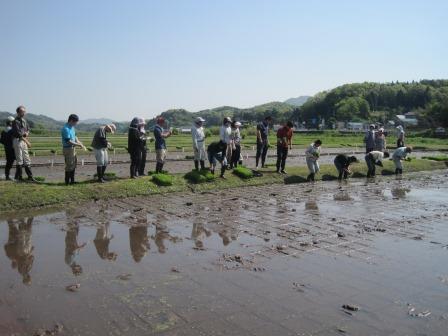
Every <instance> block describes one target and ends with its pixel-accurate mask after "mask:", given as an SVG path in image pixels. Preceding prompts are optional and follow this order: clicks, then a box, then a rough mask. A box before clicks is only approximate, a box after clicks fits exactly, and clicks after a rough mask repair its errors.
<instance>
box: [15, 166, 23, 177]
mask: <svg viewBox="0 0 448 336" xmlns="http://www.w3.org/2000/svg"><path fill="white" fill-rule="evenodd" d="M16 180H17V181H22V180H23V177H22V166H19V165H17V166H16Z"/></svg>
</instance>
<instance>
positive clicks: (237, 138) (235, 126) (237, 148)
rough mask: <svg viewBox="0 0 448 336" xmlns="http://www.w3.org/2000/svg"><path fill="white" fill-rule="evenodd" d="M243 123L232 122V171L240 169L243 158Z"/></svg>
mask: <svg viewBox="0 0 448 336" xmlns="http://www.w3.org/2000/svg"><path fill="white" fill-rule="evenodd" d="M240 127H241V123H240V122H239V121H232V133H231V134H230V143H231V145H232V157H231V160H230V169H233V168H236V167H238V162H240V160H241V159H240V157H241V133H240Z"/></svg>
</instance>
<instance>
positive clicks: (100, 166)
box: [92, 124, 117, 183]
mask: <svg viewBox="0 0 448 336" xmlns="http://www.w3.org/2000/svg"><path fill="white" fill-rule="evenodd" d="M116 129H117V128H116V127H115V125H114V124H109V125H105V126H101V127H100V128H98V129H97V130H96V132H95V135H94V136H93V140H92V148H93V150H94V152H95V159H96V175H97V178H98V182H100V183H103V182H104V173H105V172H106V168H107V165H108V164H109V153H108V149H109V148H111V147H112V145H111V143H110V142H109V141H107V133H112V134H114V133H115V130H116Z"/></svg>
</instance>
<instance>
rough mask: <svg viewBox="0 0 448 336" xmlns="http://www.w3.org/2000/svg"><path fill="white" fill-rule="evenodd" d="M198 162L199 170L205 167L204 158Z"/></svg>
mask: <svg viewBox="0 0 448 336" xmlns="http://www.w3.org/2000/svg"><path fill="white" fill-rule="evenodd" d="M199 163H200V164H201V170H204V169H205V162H204V160H201V161H199Z"/></svg>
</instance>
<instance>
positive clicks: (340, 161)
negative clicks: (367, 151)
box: [334, 154, 358, 181]
mask: <svg viewBox="0 0 448 336" xmlns="http://www.w3.org/2000/svg"><path fill="white" fill-rule="evenodd" d="M355 162H358V159H357V158H356V157H355V156H347V155H345V154H338V155H336V157H335V159H334V165H335V166H336V169H337V170H338V173H339V176H338V180H339V181H341V180H342V178H344V180H346V179H347V177H348V174H349V173H350V165H351V164H352V163H355Z"/></svg>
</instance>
